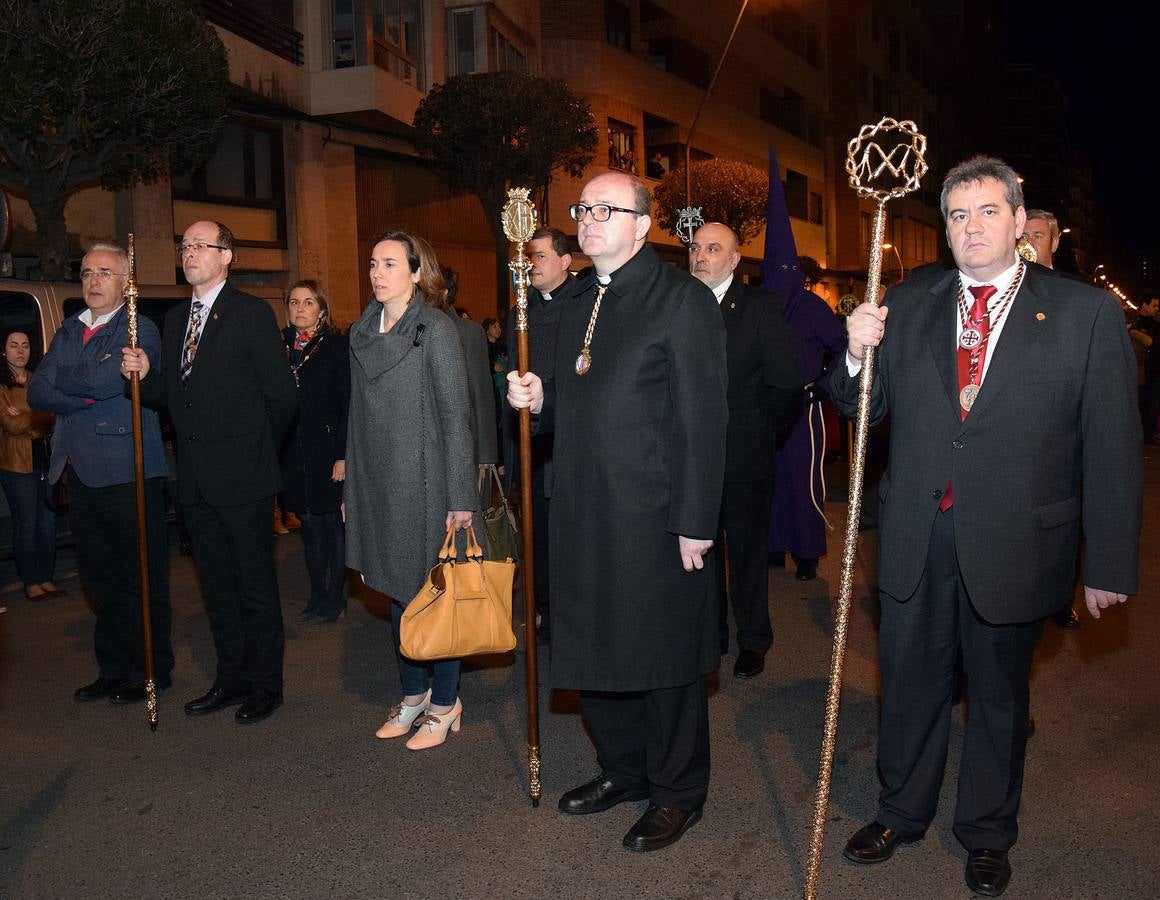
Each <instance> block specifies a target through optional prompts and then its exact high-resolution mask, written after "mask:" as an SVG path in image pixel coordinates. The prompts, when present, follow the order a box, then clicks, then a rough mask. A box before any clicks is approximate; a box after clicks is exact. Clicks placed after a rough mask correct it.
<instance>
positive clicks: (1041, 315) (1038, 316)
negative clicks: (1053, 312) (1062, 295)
mask: <svg viewBox="0 0 1160 900" xmlns="http://www.w3.org/2000/svg"><path fill="white" fill-rule="evenodd" d="M1046 318H1047V315H1046V314H1045V313H1041V312H1037V313H1036V314H1035V321H1037V322H1042V321H1043V320H1044V319H1046Z"/></svg>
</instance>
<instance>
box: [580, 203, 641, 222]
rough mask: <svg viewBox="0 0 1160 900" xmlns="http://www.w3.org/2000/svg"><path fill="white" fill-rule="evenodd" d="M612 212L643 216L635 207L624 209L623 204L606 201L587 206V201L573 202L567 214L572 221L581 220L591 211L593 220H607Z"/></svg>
mask: <svg viewBox="0 0 1160 900" xmlns="http://www.w3.org/2000/svg"><path fill="white" fill-rule="evenodd" d="M614 212H622V213H628V214H629V215H630V216H643V215H644V213H642V212H638V211H637V210H635V209H625V208H624V207H623V206H609V205H608V204H607V203H596V204H593V205H592V206H589V205H588V204H587V203H573V204H572V205H571V206H569V207H568V214H569V215H570V216H572V219H573V221H576V222H582V221H584V217H585V216H586V215H588V214H589V213H592V221H593V222H607V221H608V220H609V219H610V218H611V217H612V214H613V213H614Z"/></svg>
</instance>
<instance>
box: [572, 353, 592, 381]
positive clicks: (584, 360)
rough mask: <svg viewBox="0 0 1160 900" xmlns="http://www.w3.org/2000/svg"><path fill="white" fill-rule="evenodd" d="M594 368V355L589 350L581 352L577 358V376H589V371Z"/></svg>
mask: <svg viewBox="0 0 1160 900" xmlns="http://www.w3.org/2000/svg"><path fill="white" fill-rule="evenodd" d="M591 368H592V354H591V353H589V352H588V351H587V350H581V351H580V355H579V356H577V357H576V374H577V375H587V374H588V370H589V369H591Z"/></svg>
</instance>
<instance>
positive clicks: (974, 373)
mask: <svg viewBox="0 0 1160 900" xmlns="http://www.w3.org/2000/svg"><path fill="white" fill-rule="evenodd" d="M967 290H969V291H970V292H971V295H972V296H973V297H974V298H975V302H974V304H972V306H971V311H970V313H969V314H968V322H967V323H966V324H965V325H964V326H963V333H964V334H966V335H968V336H973V335H972V331H973V332H977V333H978V338H977V340H976V341H974V344H975V346H974V347H973V348H972V349H970V350H968V349H966V348H965V347H963V342H962V339H960V341H959V347H958V351H957V355H958V368H959V392H960V394H961V393H962V390H963V388H965V387H966V386H967V385H968V384H982V383H983V363H984V362H985V361H986V359H987V335H988V334H990V332H991V320H990V319H989V318H988V316H987V301H988V300H990V299H991V298H992V297H993V296H994V295H995V291H996V288H995V286H994V285H993V284H977V285H972V286H971V287H969V288H967ZM972 357H973V364H972ZM967 412H968V410H967V408H966V407H965V406H963V405H962V401H961V400H960V402H959V413H960V414H961V415H962V417H963V419H964V420H966V418H967ZM952 488H953V485H952V484H951V483H950V482H947V489H946V491H945V492H944V493H943V496H942V500H941V501H940V502H939V505H938V508H939V510H940V511H941V512H946V511H947V510H948V509H950V508H951V506H953V505H954V502H955V501H954V496H953V493H954V492H953V490H952Z"/></svg>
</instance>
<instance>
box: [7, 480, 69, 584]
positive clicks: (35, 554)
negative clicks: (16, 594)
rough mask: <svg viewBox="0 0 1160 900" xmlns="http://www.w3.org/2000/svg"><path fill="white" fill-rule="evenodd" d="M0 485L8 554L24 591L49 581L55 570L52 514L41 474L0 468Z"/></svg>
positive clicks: (53, 516)
mask: <svg viewBox="0 0 1160 900" xmlns="http://www.w3.org/2000/svg"><path fill="white" fill-rule="evenodd" d="M0 485H2V486H3V488H4V496H5V497H6V498H7V500H8V507H9V508H10V509H11V510H12V554H13V556H14V557H15V558H16V571H17V572H18V573H19V575H20V580H21V581H23V582H24V586H25V587H26V588H28V587H31V586H32V585H34V584H44V583H45V582H49V581H52V573H53V569H55V568H56V514H55V513H54V512H53V511H52V510H51V509H49V507H48V497H47V494H48V483H47V482H46V481H45V480H44V478H43V473H42V472H31V473H28V474H24V473H21V472H9V471H6V470H4V469H0Z"/></svg>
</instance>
